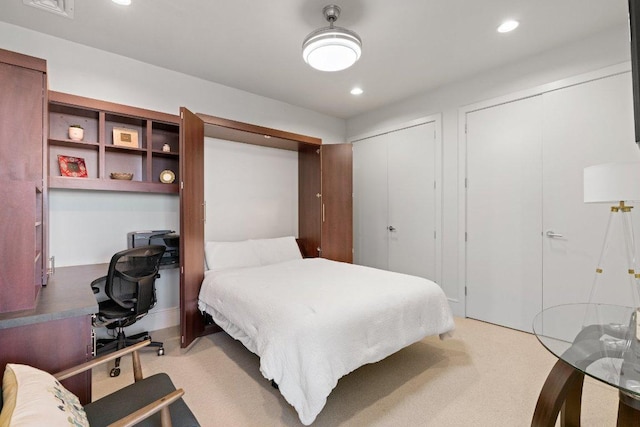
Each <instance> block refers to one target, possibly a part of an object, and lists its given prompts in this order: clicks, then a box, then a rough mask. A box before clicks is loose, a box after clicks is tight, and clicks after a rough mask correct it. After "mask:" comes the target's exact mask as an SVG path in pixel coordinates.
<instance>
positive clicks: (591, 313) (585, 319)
mask: <svg viewBox="0 0 640 427" xmlns="http://www.w3.org/2000/svg"><path fill="white" fill-rule="evenodd" d="M636 329H637V328H636V310H635V309H633V308H630V307H622V306H615V305H606V304H567V305H560V306H556V307H551V308H548V309H546V310H544V311H542V312H541V313H539V314H538V315H537V316H536V318H535V319H534V321H533V331H534V333H535V334H536V337H537V338H538V340H539V341H540V343H541V344H542V345H543V346H544V347H546V348H547V350H549V351H550V352H551V353H553V354H554V355H555V356H556V357H558V358H559V359H561V360H563V361H564V362H566V363H568V364H570V365H571V366H573V367H574V368H575V369H578V370H579V371H581V372H583V373H584V374H586V375H589V376H590V377H593V378H595V379H597V380H599V381H602V382H604V383H607V384H609V385H611V386H613V387H617V388H618V389H620V390H621V391H623V392H626V393H629V394H631V395H635V396H640V340H638V339H637V338H636Z"/></svg>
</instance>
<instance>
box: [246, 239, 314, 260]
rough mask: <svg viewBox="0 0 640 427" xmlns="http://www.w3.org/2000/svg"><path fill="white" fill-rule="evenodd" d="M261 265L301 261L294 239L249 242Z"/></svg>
mask: <svg viewBox="0 0 640 427" xmlns="http://www.w3.org/2000/svg"><path fill="white" fill-rule="evenodd" d="M251 243H252V244H253V245H254V248H255V251H256V253H257V254H258V256H259V257H260V263H261V264H262V265H269V264H276V263H278V262H284V261H291V260H294V259H302V254H301V253H300V248H299V247H298V243H297V242H296V239H295V237H293V236H287V237H276V238H274V239H256V240H251Z"/></svg>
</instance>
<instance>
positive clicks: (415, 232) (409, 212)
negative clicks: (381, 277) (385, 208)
mask: <svg viewBox="0 0 640 427" xmlns="http://www.w3.org/2000/svg"><path fill="white" fill-rule="evenodd" d="M388 136H389V139H388V144H389V145H388V150H387V152H388V178H387V179H388V188H389V190H388V191H389V196H388V197H389V225H388V227H389V228H388V230H389V239H388V241H389V269H390V270H392V271H397V272H401V273H406V274H412V275H414V276H420V277H425V278H427V279H431V280H435V276H436V271H435V267H436V263H435V259H436V251H435V235H434V233H435V228H436V227H435V221H436V218H435V185H434V183H435V173H436V170H435V167H436V165H435V157H436V156H435V123H434V122H429V123H424V124H421V125H418V126H413V127H409V128H405V129H402V130H399V131H396V132H391V133H390V134H389V135H388Z"/></svg>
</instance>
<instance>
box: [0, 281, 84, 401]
mask: <svg viewBox="0 0 640 427" xmlns="http://www.w3.org/2000/svg"><path fill="white" fill-rule="evenodd" d="M43 292H46V291H43ZM0 343H2V351H0V372H4V367H5V365H6V364H7V363H22V364H25V365H31V366H34V367H36V368H38V369H42V370H43V371H47V372H49V373H56V372H59V371H62V370H64V369H67V368H70V367H72V366H75V365H79V364H80V363H84V362H86V361H87V360H89V359H90V358H91V317H90V316H79V317H70V318H66V319H59V320H51V321H48V322H43V323H35V324H31V325H25V326H18V327H14V328H8V329H0ZM62 383H63V384H64V386H65V387H66V388H68V389H69V390H70V391H71V392H72V393H74V394H75V395H76V396H78V397H79V398H80V402H82V403H83V404H84V403H87V402H90V401H91V373H90V372H88V373H84V374H81V375H77V376H75V377H73V378H69V379H68V380H65V381H63V382H62Z"/></svg>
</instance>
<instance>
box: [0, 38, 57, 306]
mask: <svg viewBox="0 0 640 427" xmlns="http://www.w3.org/2000/svg"><path fill="white" fill-rule="evenodd" d="M45 70H46V62H45V61H44V60H42V59H38V58H34V57H30V56H25V55H20V54H18V53H14V52H9V51H6V50H2V49H0V87H2V96H0V182H1V184H0V185H1V187H2V188H1V189H0V193H1V197H2V200H3V203H2V205H1V206H0V231H1V232H2V235H3V238H2V239H0V259H1V260H2V261H1V262H2V264H1V265H2V267H1V268H0V313H4V312H11V311H17V310H24V309H28V308H33V307H34V305H35V298H36V295H37V294H38V291H39V289H40V286H41V285H43V284H45V283H46V270H45V266H46V220H47V215H46V209H47V193H46V182H45V178H44V163H43V150H44V141H45V139H44V128H45V114H44V111H45V105H46V102H45V95H46V88H47V86H46V73H45Z"/></svg>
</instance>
